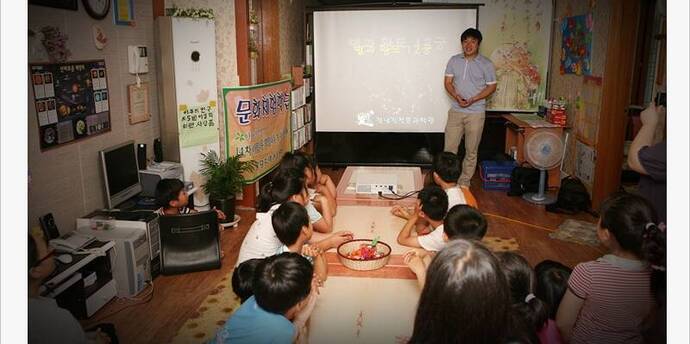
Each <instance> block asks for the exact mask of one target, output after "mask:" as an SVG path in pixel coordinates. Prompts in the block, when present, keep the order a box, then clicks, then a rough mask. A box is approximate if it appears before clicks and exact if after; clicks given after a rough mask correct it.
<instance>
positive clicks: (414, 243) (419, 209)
mask: <svg viewBox="0 0 690 344" xmlns="http://www.w3.org/2000/svg"><path fill="white" fill-rule="evenodd" d="M447 210H448V195H446V193H445V192H444V191H443V190H442V189H441V188H440V187H438V186H436V185H430V186H427V187H425V188H424V189H422V191H420V192H419V199H418V200H417V206H416V207H415V210H414V212H413V213H412V214H409V213H407V211H406V210H405V209H404V208H399V209H398V212H399V213H400V215H401V216H402V217H406V218H407V223H406V224H405V226H404V227H403V229H402V230H401V231H400V233H398V243H399V244H400V245H404V246H410V247H421V248H423V249H425V250H427V251H438V250H440V249H441V248H443V245H444V244H445V242H444V241H443V217H444V216H445V215H446V211H447ZM419 219H424V220H427V221H428V222H429V224H430V226H431V227H432V228H433V231H432V232H431V233H430V234H425V235H413V234H412V229H413V228H415V226H416V224H417V222H418V220H419Z"/></svg>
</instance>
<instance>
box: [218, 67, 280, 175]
mask: <svg viewBox="0 0 690 344" xmlns="http://www.w3.org/2000/svg"><path fill="white" fill-rule="evenodd" d="M291 85H292V84H291V82H290V80H289V79H288V80H282V81H277V82H273V83H268V84H261V85H254V86H240V87H225V88H223V103H224V106H225V123H226V125H225V130H226V132H225V144H226V147H225V148H226V149H225V152H226V154H227V155H228V156H235V155H242V156H243V160H245V159H246V160H254V161H256V162H257V168H256V170H254V172H252V173H251V175H247V176H244V177H245V179H247V182H248V183H253V182H254V181H256V180H257V179H259V178H261V177H262V176H264V175H265V174H266V173H268V172H270V171H271V170H272V169H273V168H274V167H275V166H276V165H277V164H278V163H279V162H280V158H282V157H283V154H285V153H286V152H288V151H290V149H291V141H292V135H291V128H290V115H291V113H292V111H291V105H292V103H291V99H290V91H291V90H292V86H291Z"/></svg>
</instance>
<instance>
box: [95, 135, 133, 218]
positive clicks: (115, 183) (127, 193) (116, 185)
mask: <svg viewBox="0 0 690 344" xmlns="http://www.w3.org/2000/svg"><path fill="white" fill-rule="evenodd" d="M99 155H100V157H101V166H102V168H103V179H104V183H103V184H104V185H105V195H106V199H107V201H108V208H110V209H112V208H115V207H117V206H118V205H120V204H122V203H124V202H125V201H127V200H128V199H130V198H132V197H134V196H136V195H137V194H139V193H140V192H141V190H142V188H141V183H140V182H139V165H138V164H137V148H136V145H135V144H134V141H127V142H125V143H122V144H119V145H117V146H113V147H110V148H106V149H104V150H102V151H100V152H99Z"/></svg>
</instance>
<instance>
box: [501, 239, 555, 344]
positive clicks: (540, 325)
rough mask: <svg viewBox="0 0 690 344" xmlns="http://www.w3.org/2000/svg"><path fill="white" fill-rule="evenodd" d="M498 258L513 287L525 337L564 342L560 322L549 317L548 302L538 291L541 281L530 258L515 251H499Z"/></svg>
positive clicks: (545, 342)
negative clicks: (537, 294) (558, 326)
mask: <svg viewBox="0 0 690 344" xmlns="http://www.w3.org/2000/svg"><path fill="white" fill-rule="evenodd" d="M496 258H498V261H499V262H500V264H501V270H503V274H505V275H506V279H507V281H508V286H509V287H510V295H511V299H512V308H513V314H514V321H515V324H516V326H517V328H520V329H522V335H523V336H524V337H525V339H529V341H530V342H533V343H539V342H541V343H542V344H560V343H562V341H561V336H560V334H559V333H558V328H556V323H555V322H554V321H553V320H549V311H548V305H547V304H546V303H545V302H544V301H542V300H541V299H540V298H539V297H537V296H536V295H534V293H535V291H536V284H537V281H536V278H535V275H534V271H532V268H531V267H530V266H529V263H528V262H527V260H526V259H525V258H524V257H522V256H520V255H518V254H515V253H513V252H499V253H496Z"/></svg>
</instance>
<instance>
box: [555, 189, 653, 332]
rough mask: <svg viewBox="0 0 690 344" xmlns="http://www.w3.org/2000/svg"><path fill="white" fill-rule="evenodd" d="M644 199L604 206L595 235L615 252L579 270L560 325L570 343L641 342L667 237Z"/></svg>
mask: <svg viewBox="0 0 690 344" xmlns="http://www.w3.org/2000/svg"><path fill="white" fill-rule="evenodd" d="M657 221H658V218H657V215H656V212H655V211H654V208H653V207H652V205H651V204H650V203H649V202H648V201H647V200H645V199H644V198H642V197H640V196H637V195H633V194H618V195H614V196H613V197H611V198H610V199H608V200H606V201H605V202H604V204H603V205H602V210H601V218H600V220H599V228H598V229H597V236H598V237H599V240H600V241H601V243H602V244H603V245H604V246H605V247H606V248H607V249H608V250H609V252H611V253H610V254H607V255H605V256H603V257H601V258H599V259H597V260H596V261H591V262H586V263H581V264H578V265H577V266H575V269H573V273H572V274H571V275H570V279H569V280H568V290H567V291H566V292H565V295H564V296H563V300H561V304H560V306H559V307H558V313H557V314H556V323H557V324H558V328H559V330H560V332H561V336H562V337H563V339H565V340H566V341H568V342H571V343H588V342H597V343H614V344H615V343H625V344H633V343H642V342H643V337H642V330H643V329H642V325H643V321H644V320H645V318H646V317H647V316H648V315H649V314H650V313H651V312H653V311H654V310H655V308H656V307H657V306H659V305H657V304H656V302H655V297H654V296H655V295H657V292H659V290H658V289H657V288H658V287H661V286H663V284H662V283H663V282H664V281H665V271H666V234H665V233H664V231H665V228H664V226H659V225H657Z"/></svg>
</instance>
